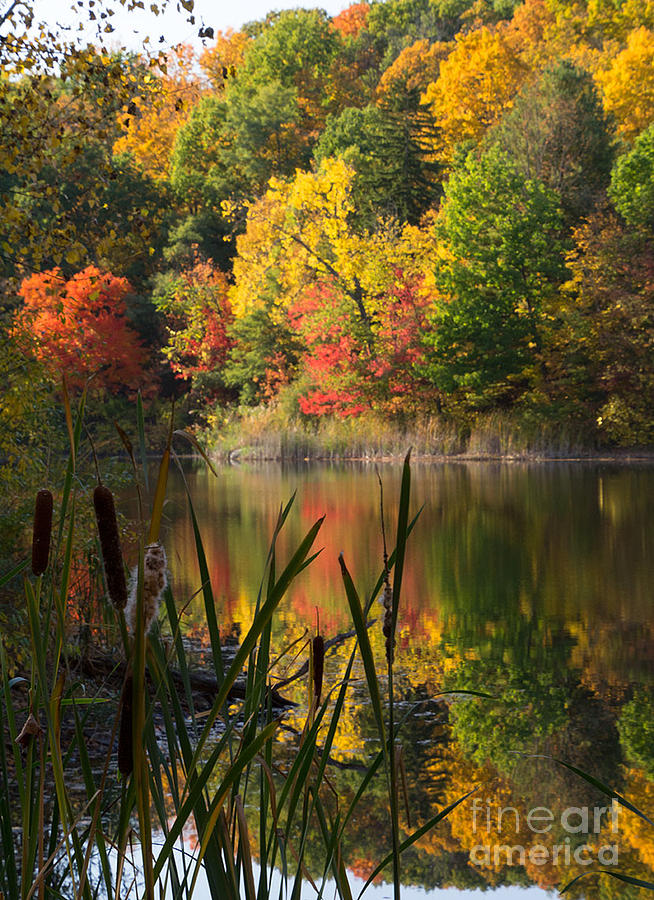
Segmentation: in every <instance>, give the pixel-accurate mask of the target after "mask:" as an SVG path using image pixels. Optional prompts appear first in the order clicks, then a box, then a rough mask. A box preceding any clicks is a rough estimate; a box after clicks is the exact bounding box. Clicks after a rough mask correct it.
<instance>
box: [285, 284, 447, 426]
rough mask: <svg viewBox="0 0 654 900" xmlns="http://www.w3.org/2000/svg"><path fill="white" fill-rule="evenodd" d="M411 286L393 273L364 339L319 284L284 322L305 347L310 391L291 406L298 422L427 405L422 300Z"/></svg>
mask: <svg viewBox="0 0 654 900" xmlns="http://www.w3.org/2000/svg"><path fill="white" fill-rule="evenodd" d="M418 286H419V285H418V284H417V283H416V281H415V280H410V279H407V278H405V277H404V274H403V273H402V272H401V271H399V270H398V271H397V272H396V281H395V283H394V285H393V287H392V288H391V289H390V290H389V291H388V292H387V294H386V296H385V298H384V300H385V302H383V303H382V304H381V306H380V310H379V312H378V314H377V316H376V321H375V322H374V326H373V331H372V334H371V335H367V336H366V335H365V333H363V332H362V330H361V328H360V326H359V327H358V328H357V321H356V320H353V319H352V317H351V315H348V313H347V307H346V305H345V303H344V300H343V298H342V296H341V295H340V294H339V293H338V290H337V289H336V288H335V287H334V286H333V285H331V284H330V283H328V282H319V283H318V284H315V285H313V286H312V287H311V288H310V289H309V290H307V291H306V292H305V293H304V295H303V297H302V299H301V300H300V301H299V302H298V303H296V304H295V306H294V307H293V308H292V309H291V310H290V319H291V321H292V322H293V324H294V326H295V327H296V328H297V330H298V331H299V332H300V333H301V334H302V336H303V338H304V341H305V342H306V345H307V348H308V350H307V353H306V355H305V357H304V361H303V365H304V372H305V375H307V376H309V378H310V381H311V382H312V386H311V387H310V388H309V389H308V390H307V392H306V393H305V395H304V396H302V397H300V398H299V401H298V402H299V405H300V409H301V410H302V412H303V413H305V415H316V416H322V415H338V416H341V417H344V416H356V415H359V414H360V413H362V412H363V411H364V410H366V409H370V408H376V409H379V410H383V411H385V412H393V411H398V410H401V409H402V410H404V411H408V410H407V409H406V406H407V401H408V400H409V399H410V401H411V405H415V404H416V403H418V402H420V401H421V400H425V401H428V400H429V399H430V398H428V397H427V396H426V394H425V391H428V388H426V386H425V385H423V383H422V380H421V378H420V375H419V372H418V370H419V366H420V363H421V361H422V359H423V354H424V347H423V343H422V335H423V334H424V333H425V331H426V328H427V323H426V310H427V307H428V305H429V300H428V298H426V297H424V296H423V295H422V294H420V293H419V291H418V290H417V288H418Z"/></svg>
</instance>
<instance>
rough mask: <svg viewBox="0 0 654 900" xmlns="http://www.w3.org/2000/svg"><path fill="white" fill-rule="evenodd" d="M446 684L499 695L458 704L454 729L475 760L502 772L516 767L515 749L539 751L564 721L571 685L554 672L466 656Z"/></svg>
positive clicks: (455, 709)
mask: <svg viewBox="0 0 654 900" xmlns="http://www.w3.org/2000/svg"><path fill="white" fill-rule="evenodd" d="M447 687H451V688H453V689H454V688H455V687H460V688H465V689H470V690H480V691H488V692H489V693H492V694H494V695H496V696H497V697H498V698H500V699H498V700H485V699H484V700H479V699H474V700H465V701H462V702H457V703H456V704H455V705H454V707H453V710H454V716H453V719H454V721H453V733H454V736H455V737H456V739H457V740H458V741H459V743H460V744H461V747H462V749H463V751H464V753H465V754H466V756H467V757H468V758H470V759H472V760H473V762H475V763H476V764H477V765H480V766H481V765H484V763H486V762H491V763H492V764H493V765H494V766H495V767H496V768H497V769H499V771H500V772H502V773H505V772H507V771H511V770H512V769H513V768H514V765H515V761H516V756H515V754H516V753H517V752H537V751H538V750H540V749H541V748H542V745H543V742H544V739H545V738H546V737H548V736H549V735H551V734H552V733H553V732H554V731H555V730H556V729H559V728H562V727H563V726H564V725H565V721H566V713H565V707H566V702H567V699H568V693H569V691H568V685H566V684H561V683H559V684H556V683H555V682H554V681H553V678H552V673H551V672H548V671H545V670H540V671H527V670H525V669H522V668H519V667H517V666H515V665H502V664H500V666H499V667H498V665H497V664H496V663H493V662H490V661H488V660H464V661H462V663H461V665H460V666H459V668H458V670H457V671H456V673H455V674H454V675H452V676H450V677H449V678H448V683H447Z"/></svg>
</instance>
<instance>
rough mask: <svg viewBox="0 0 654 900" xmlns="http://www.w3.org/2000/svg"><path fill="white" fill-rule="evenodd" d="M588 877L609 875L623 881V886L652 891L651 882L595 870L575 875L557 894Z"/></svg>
mask: <svg viewBox="0 0 654 900" xmlns="http://www.w3.org/2000/svg"><path fill="white" fill-rule="evenodd" d="M589 875H610V876H611V878H617V880H618V881H623V882H624V883H625V884H633V885H635V886H636V887H642V888H645V890H647V891H654V883H653V882H651V881H643V880H642V879H641V878H634V877H633V875H625V874H624V873H622V872H614V871H613V869H595V870H594V871H592V872H582V873H581V875H577V877H576V878H573V879H572V881H569V882H568V883H567V884H566V886H565V887H562V888H560V889H559V894H565V892H566V891H568V890H569V889H570V888H571V887H572V886H573V884H576V883H577V882H578V881H581V879H582V878H588V876H589Z"/></svg>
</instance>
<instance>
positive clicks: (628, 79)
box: [596, 27, 654, 141]
mask: <svg viewBox="0 0 654 900" xmlns="http://www.w3.org/2000/svg"><path fill="white" fill-rule="evenodd" d="M596 80H597V81H598V83H599V85H600V87H601V88H602V92H603V97H604V108H605V110H606V111H607V112H608V113H611V114H612V115H613V116H614V117H615V119H616V121H617V123H618V131H619V133H620V134H621V135H622V137H624V138H626V139H627V140H628V141H633V140H634V139H635V138H636V137H638V135H639V134H640V133H641V132H642V131H644V130H645V128H647V127H648V125H650V124H651V122H652V121H653V120H654V30H650V29H648V28H645V27H641V28H637V29H636V30H635V31H632V32H631V34H630V35H629V39H628V41H627V46H626V47H625V49H624V50H623V51H622V52H621V53H619V54H618V55H617V56H616V57H615V59H614V60H613V61H612V62H611V64H610V65H609V66H608V68H606V69H604V70H603V71H600V72H598V73H597V75H596Z"/></svg>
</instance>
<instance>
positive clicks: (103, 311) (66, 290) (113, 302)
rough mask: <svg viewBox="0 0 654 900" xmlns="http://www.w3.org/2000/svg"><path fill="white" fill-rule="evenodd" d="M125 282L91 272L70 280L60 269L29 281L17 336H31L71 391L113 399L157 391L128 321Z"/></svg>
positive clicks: (46, 362)
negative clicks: (89, 384)
mask: <svg viewBox="0 0 654 900" xmlns="http://www.w3.org/2000/svg"><path fill="white" fill-rule="evenodd" d="M130 293H132V287H131V285H130V283H129V281H128V280H127V279H126V278H118V277H116V276H115V275H112V274H111V273H110V272H101V271H100V269H98V268H96V267H95V266H88V267H87V268H86V269H84V270H83V271H81V272H78V273H77V274H76V275H73V276H72V278H70V279H68V280H66V278H65V277H64V276H63V274H62V272H61V269H58V268H57V269H51V270H49V271H47V272H40V273H38V274H36V275H32V276H31V277H29V278H26V279H25V280H24V281H23V283H22V285H21V288H20V294H21V296H22V297H23V300H24V301H25V304H24V306H23V308H22V309H21V311H20V312H19V313H18V315H17V317H16V322H15V332H16V334H17V335H20V333H21V332H28V333H30V334H31V335H32V338H33V339H34V342H35V354H36V356H37V358H38V359H39V360H41V362H42V363H43V364H44V366H45V368H46V370H47V371H49V372H50V373H51V375H52V376H53V377H56V378H59V377H60V376H61V375H62V374H65V375H66V378H67V380H68V383H69V385H71V386H73V387H78V388H79V387H82V386H83V385H84V384H85V382H86V381H87V379H88V378H90V377H91V376H93V385H94V386H95V387H99V388H101V389H103V390H105V391H108V392H109V393H112V394H118V393H126V392H127V393H130V392H133V391H136V390H137V389H139V388H141V389H144V390H145V391H146V393H147V392H149V391H151V390H152V389H153V383H152V376H151V375H150V374H148V373H146V370H145V366H146V364H147V352H146V350H145V348H144V347H143V345H142V344H141V341H140V340H139V338H138V336H137V334H136V332H135V331H134V330H133V329H132V328H131V327H130V324H129V322H128V319H127V316H126V306H125V297H126V296H127V295H128V294H130Z"/></svg>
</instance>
